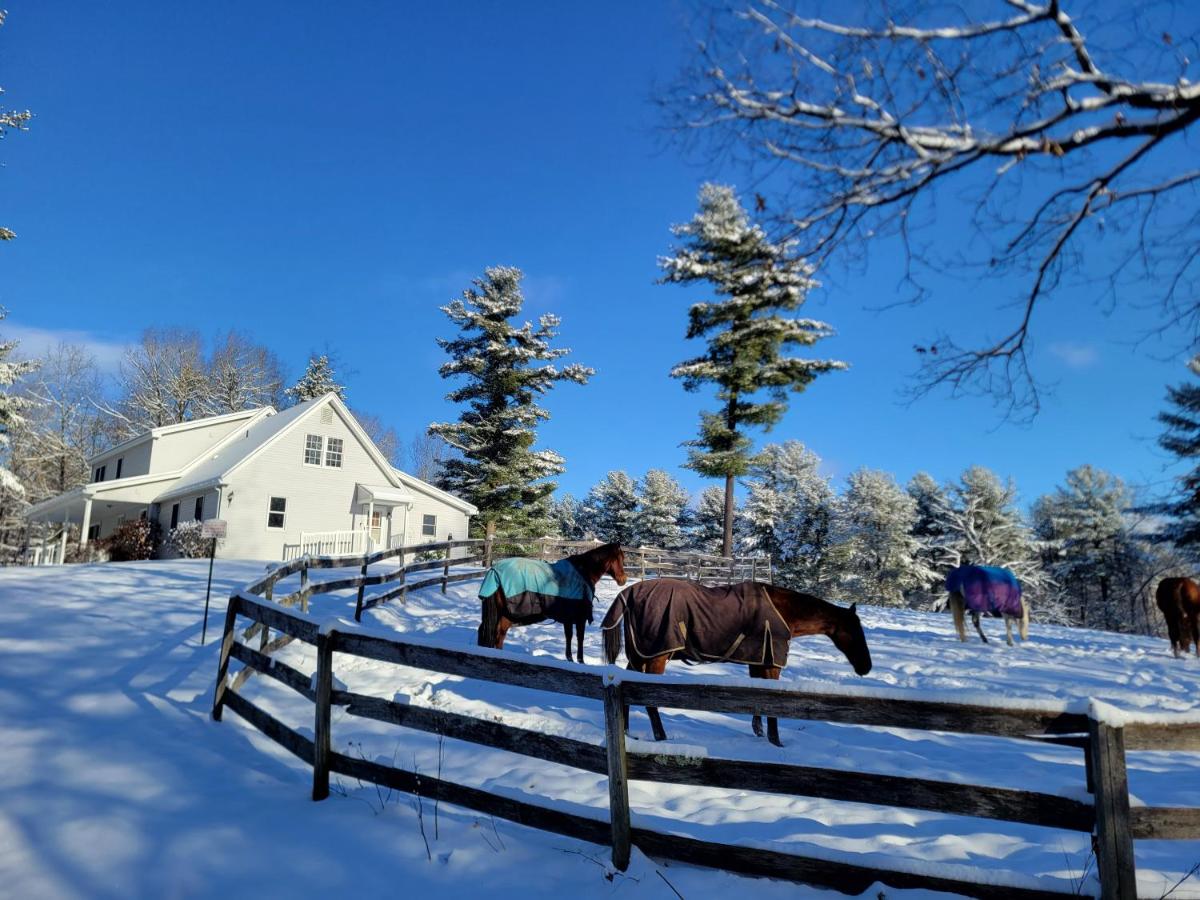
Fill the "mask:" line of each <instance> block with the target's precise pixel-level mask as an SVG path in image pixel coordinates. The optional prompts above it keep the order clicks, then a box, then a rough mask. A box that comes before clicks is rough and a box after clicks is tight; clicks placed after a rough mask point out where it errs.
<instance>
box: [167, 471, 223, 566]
mask: <svg viewBox="0 0 1200 900" xmlns="http://www.w3.org/2000/svg"><path fill="white" fill-rule="evenodd" d="M197 497H203V498H204V509H203V510H202V512H201V515H200V520H201V521H205V520H207V519H215V518H217V500H218V495H217V490H216V488H212V489H210V490H206V491H197V492H196V493H194V494H184V495H183V496H181V497H175V498H173V499H171V500H168V501H166V502H165V503H163V504H162V505H161V506H160V507H159V510H158V524H159V527H160V528H161V529H162V539H163V554H162V555H163V558H164V559H170V558H172V556H173V555H174V554H171V553H170V552H168V551H167V549H166V540H167V536H168V535H169V534H170V533H171V507H172V506H174V505H175V504H176V503H178V504H179V524H180V525H182V524H183V523H184V522H191V521H193V520H194V519H195V518H196V498H197ZM223 550H224V545H221V546H219V547H218V548H217V555H218V556H224V555H226V554H224V553H223V552H222V551H223Z"/></svg>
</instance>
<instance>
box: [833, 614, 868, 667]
mask: <svg viewBox="0 0 1200 900" xmlns="http://www.w3.org/2000/svg"><path fill="white" fill-rule="evenodd" d="M857 608H858V604H857V603H851V604H850V608H849V609H840V610H839V615H838V616H837V620H836V622H835V624H834V627H833V630H832V631H830V632H829V638H830V640H832V641H833V645H834V646H835V647H837V648H838V649H839V650H841V651H842V655H843V656H845V657H846V659H847V660H849V662H850V665H852V666H853V667H854V671H855V672H856V673H858V674H859V675H866V674H867V673H868V672H870V671H871V650H870V648H869V647H868V646H867V636H866V635H865V634H864V633H863V627H862V622H860V621H859V620H858V609H857Z"/></svg>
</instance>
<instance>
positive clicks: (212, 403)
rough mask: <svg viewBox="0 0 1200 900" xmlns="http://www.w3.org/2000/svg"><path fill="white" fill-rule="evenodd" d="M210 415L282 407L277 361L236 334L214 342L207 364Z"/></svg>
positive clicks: (231, 332) (280, 367) (259, 346)
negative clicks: (257, 408)
mask: <svg viewBox="0 0 1200 900" xmlns="http://www.w3.org/2000/svg"><path fill="white" fill-rule="evenodd" d="M208 381H209V388H208V392H207V393H208V395H209V396H208V398H207V400H208V407H209V408H208V409H207V410H206V411H207V412H208V413H209V414H211V415H221V414H222V413H231V412H237V411H239V410H242V409H253V408H254V407H258V406H276V407H278V406H281V405H282V398H283V367H282V365H280V362H279V357H277V356H276V355H275V354H274V353H272V352H271V351H270V350H269V349H267V348H266V347H264V346H262V345H261V344H256V343H254V341H252V340H251V339H250V338H249V337H247V336H246V335H244V334H242V333H241V332H238V331H229V332H227V333H226V334H225V335H224V336H223V337H220V338H218V339H217V342H216V346H215V348H214V349H213V353H212V356H211V358H210V359H209V363H208Z"/></svg>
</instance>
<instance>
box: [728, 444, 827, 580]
mask: <svg viewBox="0 0 1200 900" xmlns="http://www.w3.org/2000/svg"><path fill="white" fill-rule="evenodd" d="M820 464H821V460H820V458H819V457H818V456H817V455H816V454H815V453H813V452H812V451H811V450H809V449H807V448H806V447H805V446H804V445H803V444H801V443H800V442H799V441H786V442H784V443H782V444H768V445H767V446H766V447H764V448H763V452H762V453H761V454H759V456H758V457H757V458H756V460H755V463H754V468H753V469H752V470H751V478H750V480H749V481H748V482H747V484H748V486H749V489H750V490H749V496H748V497H747V498H746V502H745V505H744V506H743V507H742V517H743V519H744V525H743V528H744V538H743V545H744V546H745V548H746V549H747V550H748V551H750V552H751V553H764V554H768V555H770V556H771V558H772V566H773V567H774V570H775V573H776V577H777V580H779V581H780V582H781V583H782V584H784V585H787V586H789V587H796V588H799V589H800V590H807V591H812V592H814V593H819V592H820V591H821V590H822V589H824V588H826V587H828V586H829V585H830V584H831V583H832V582H833V581H834V579H835V578H836V574H837V573H836V571H835V568H834V565H833V559H832V556H831V554H832V551H833V537H834V534H833V526H834V517H835V516H836V514H837V509H836V507H837V497H836V495H835V494H834V492H833V488H832V487H830V485H829V479H828V478H826V477H825V476H823V475H821V474H820V472H819V471H818V468H819V466H820Z"/></svg>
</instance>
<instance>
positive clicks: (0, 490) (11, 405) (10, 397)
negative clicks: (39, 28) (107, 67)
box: [0, 20, 37, 561]
mask: <svg viewBox="0 0 1200 900" xmlns="http://www.w3.org/2000/svg"><path fill="white" fill-rule="evenodd" d="M0 21H2V20H0ZM7 315H8V311H7V310H5V309H3V308H0V320H3V319H4V318H5V317H6V316H7ZM16 347H17V342H16V341H0V559H3V560H4V561H8V560H12V559H14V558H15V556H16V554H17V553H18V551H19V549H20V548H19V546H18V544H19V540H20V538H19V536H20V534H21V531H22V524H23V523H22V522H21V521H20V516H21V513H22V511H23V510H24V508H25V507H26V505H27V501H26V496H25V494H26V492H25V487H24V485H22V484H21V481H20V479H19V478H18V477H17V476H16V475H15V474H13V472H12V471H11V469H10V468H9V467H10V466H11V465H12V459H11V456H12V453H11V446H10V442H9V435H10V433H11V432H12V431H13V429H15V428H19V427H20V426H21V424H22V422H23V419H22V416H21V413H22V411H23V410H24V409H25V406H26V401H25V400H24V398H22V397H20V396H18V395H16V394H14V393H13V392H12V387H13V385H14V384H16V382H17V381H18V380H19V379H20V378H22V377H24V376H25V375H28V374H29V373H30V372H33V371H34V370H35V369H36V368H37V363H36V362H30V361H21V360H14V359H10V356H11V354H12V352H13V350H15V349H16Z"/></svg>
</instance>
